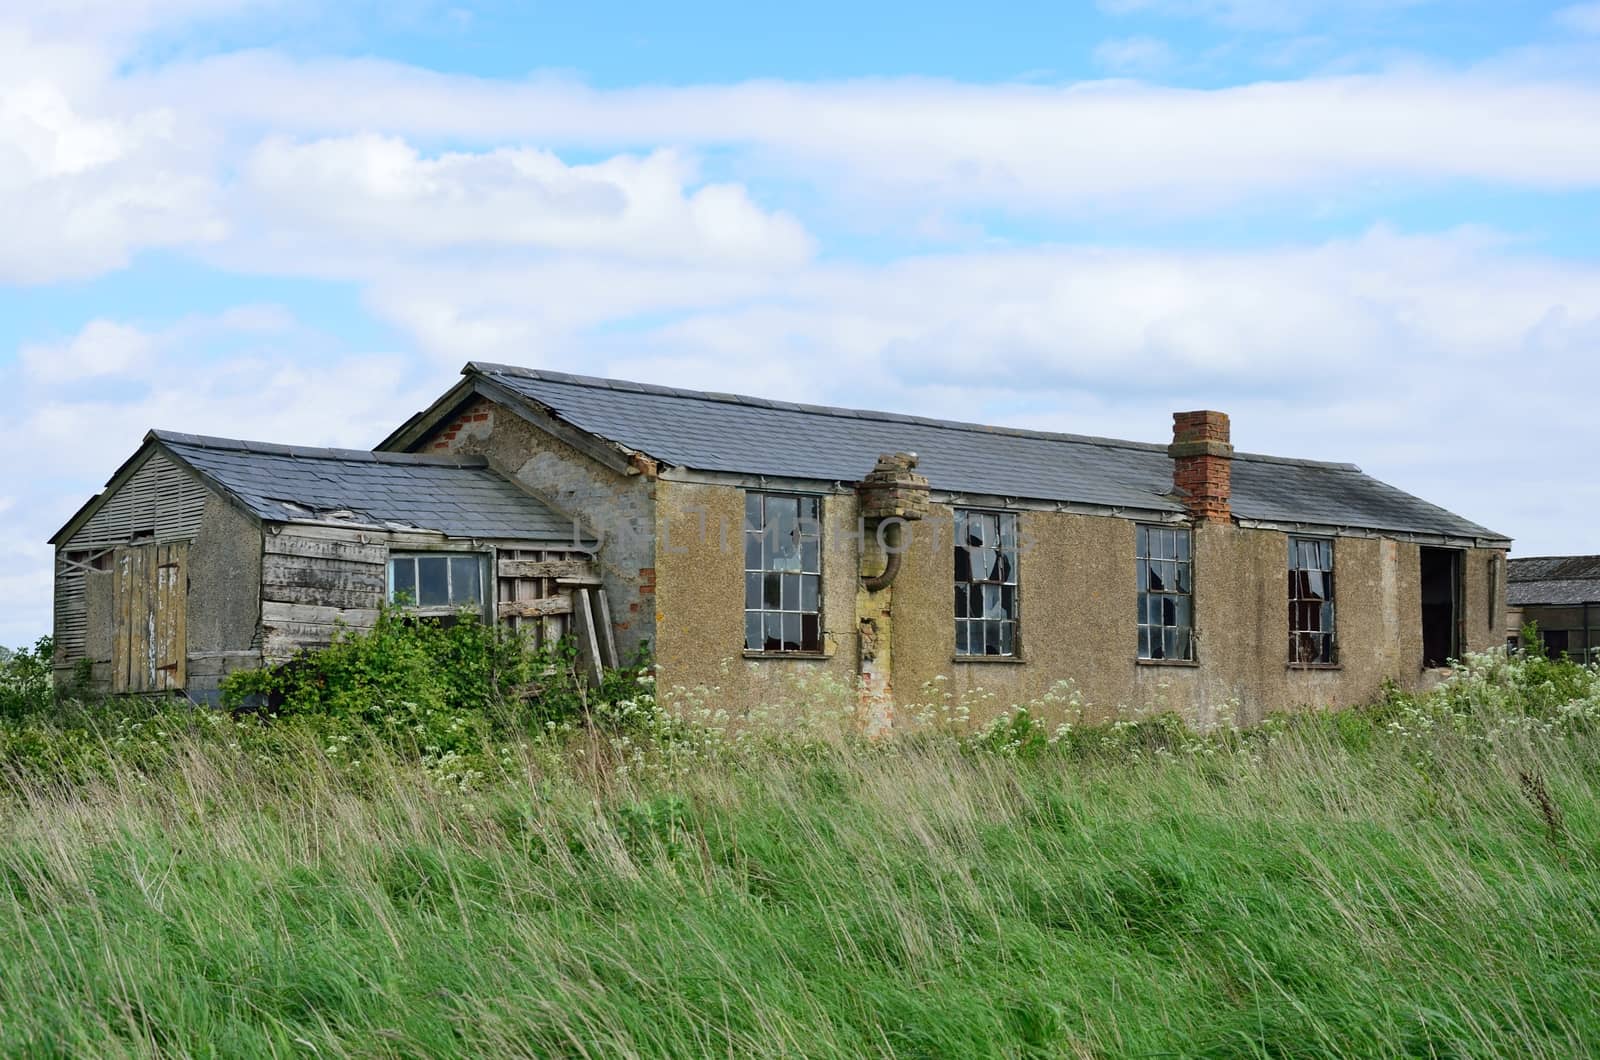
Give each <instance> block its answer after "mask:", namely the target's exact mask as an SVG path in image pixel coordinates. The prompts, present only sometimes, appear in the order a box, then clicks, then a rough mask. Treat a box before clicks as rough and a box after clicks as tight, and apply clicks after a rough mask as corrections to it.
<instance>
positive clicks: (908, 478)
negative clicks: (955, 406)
mask: <svg viewBox="0 0 1600 1060" xmlns="http://www.w3.org/2000/svg"><path fill="white" fill-rule="evenodd" d="M916 466H917V454H916V453H884V454H883V455H882V456H880V457H878V463H877V465H876V466H874V467H873V469H872V471H871V472H870V473H868V475H867V477H866V478H864V479H862V480H861V483H860V485H858V486H857V487H856V496H857V498H858V500H859V502H860V509H861V536H860V541H861V559H862V560H866V558H867V556H869V555H872V554H875V553H876V552H878V551H879V550H880V549H879V546H881V551H882V552H883V553H884V557H883V568H882V569H881V570H879V571H878V572H877V573H875V574H862V575H860V581H859V583H858V587H857V590H856V629H857V631H858V633H859V636H860V651H859V653H858V655H857V660H858V662H857V687H858V690H859V692H858V709H859V712H860V716H861V722H862V727H863V728H864V729H865V730H866V733H867V735H868V736H881V735H885V734H887V733H888V731H889V729H890V728H891V727H892V726H893V724H894V689H893V685H894V682H893V675H894V665H893V659H892V652H891V649H892V646H893V639H894V638H893V625H892V622H893V606H892V604H893V596H894V594H893V589H892V586H893V585H894V581H895V579H896V578H898V577H899V576H900V569H901V566H902V561H903V559H904V556H905V552H906V550H907V549H908V548H909V547H910V545H911V542H910V539H909V536H908V535H907V533H906V526H907V524H909V523H911V522H914V521H916V520H919V519H921V518H922V517H923V516H924V515H926V514H927V513H928V480H927V479H926V478H924V477H923V476H921V475H919V474H917V473H916V470H915V469H916Z"/></svg>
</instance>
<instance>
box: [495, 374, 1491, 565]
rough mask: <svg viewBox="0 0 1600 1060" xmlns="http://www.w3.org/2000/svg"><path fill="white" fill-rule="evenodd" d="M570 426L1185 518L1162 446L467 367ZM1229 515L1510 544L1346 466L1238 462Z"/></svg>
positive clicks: (749, 465) (750, 456) (729, 464)
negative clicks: (907, 471) (880, 462)
mask: <svg viewBox="0 0 1600 1060" xmlns="http://www.w3.org/2000/svg"><path fill="white" fill-rule="evenodd" d="M465 371H466V373H467V374H469V375H474V374H475V375H479V376H481V377H483V378H485V379H488V380H490V381H491V382H493V383H495V384H497V385H499V386H501V387H504V388H505V389H506V390H509V391H511V392H512V393H513V394H515V395H517V396H519V397H521V398H523V399H526V400H529V401H532V402H534V403H536V404H537V405H539V406H542V407H543V408H545V409H548V410H549V411H550V412H551V413H552V414H553V415H555V416H556V417H558V418H559V419H561V420H564V421H566V422H567V423H570V424H572V425H573V426H575V427H577V428H579V429H581V430H584V431H587V432H588V433H590V434H592V435H595V436H597V437H600V438H604V439H607V440H609V441H611V442H614V443H616V444H618V445H621V446H623V447H625V448H627V449H631V450H634V451H636V452H640V453H644V454H645V455H647V456H650V457H652V458H654V459H657V460H660V461H663V462H665V463H667V464H671V465H676V466H680V467H686V468H692V469H695V470H699V471H719V472H732V473H736V474H745V475H766V476H774V477H783V478H800V479H820V480H825V481H840V482H855V481H858V480H859V479H860V478H861V477H862V476H863V475H865V474H866V473H867V472H868V471H869V470H871V468H872V466H873V463H874V461H875V460H876V459H877V457H878V455H879V454H880V453H884V452H889V451H910V452H915V453H916V454H917V456H918V467H917V470H918V471H920V472H921V473H923V474H924V475H926V476H927V477H928V482H929V485H930V486H931V487H932V488H933V489H935V490H941V491H946V492H949V493H956V494H977V495H986V496H997V497H1010V498H1017V499H1033V500H1045V501H1058V502H1070V503H1079V504H1089V505H1099V506H1106V507H1111V508H1133V509H1140V510H1144V511H1157V512H1181V511H1182V510H1183V506H1182V505H1181V504H1180V503H1179V502H1178V501H1177V500H1176V499H1175V498H1174V497H1173V496H1172V459H1171V458H1170V457H1169V456H1167V449H1166V446H1165V445H1156V444H1150V443H1144V442H1129V441H1119V440H1117V439H1111V438H1094V437H1088V436H1083V435H1073V434H1054V433H1049V432H1044V431H1027V430H1017V429H1012V428H1004V427H988V426H983V425H981V424H972V423H960V422H953V421H948V420H936V419H928V418H925V417H920V416H905V415H898V414H895V413H888V412H871V411H865V410H859V409H843V408H829V407H825V406H818V405H801V404H796V403H793V402H788V401H773V400H768V399H764V398H755V397H744V396H740V395H735V394H720V393H709V392H704V391H696V390H682V389H677V388H673V387H661V386H650V385H647V384H642V383H631V382H624V381H621V380H615V379H598V378H593V377H588V376H575V375H568V374H565V373H561V372H547V371H539V370H535V369H528V368H518V367H515V366H510V365H498V364H484V363H477V362H474V363H472V364H469V365H468V366H467V368H466V369H465ZM1232 503H1233V512H1234V515H1235V516H1237V517H1239V518H1241V519H1249V520H1258V521H1261V522H1280V523H1315V524H1319V525H1325V526H1334V527H1355V528H1362V529H1370V530H1386V531H1394V532H1401V533H1415V534H1426V535H1440V536H1447V537H1457V538H1475V539H1492V540H1497V541H1504V540H1507V539H1506V538H1505V537H1504V536H1503V535H1501V534H1497V533H1495V532H1494V531H1492V530H1488V529H1485V528H1484V527H1482V526H1479V525H1478V524H1477V523H1474V522H1471V521H1469V520H1467V519H1463V518H1461V517H1460V516H1458V515H1455V514H1454V513H1452V512H1449V511H1446V510H1445V509H1443V508H1440V507H1438V506H1437V505H1434V504H1429V503H1428V502H1427V501H1424V500H1421V499H1419V498H1417V497H1413V496H1411V495H1410V494H1408V493H1405V492H1404V491H1402V490H1399V489H1396V488H1395V487H1393V486H1390V485H1387V484H1386V483H1383V482H1380V481H1378V480H1377V479H1375V478H1373V477H1371V476H1370V475H1366V474H1363V473H1362V471H1361V470H1360V468H1357V467H1356V466H1355V465H1353V464H1330V463H1321V462H1317V461H1310V460H1286V459H1283V458H1280V457H1271V456H1261V455H1258V454H1251V453H1238V454H1236V455H1235V457H1234V461H1233V501H1232Z"/></svg>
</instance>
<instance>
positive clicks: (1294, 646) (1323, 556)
mask: <svg viewBox="0 0 1600 1060" xmlns="http://www.w3.org/2000/svg"><path fill="white" fill-rule="evenodd" d="M1333 599H1334V597H1333V542H1332V541H1329V540H1327V539H1326V538H1317V537H1291V538H1289V661H1290V662H1291V663H1296V664H1301V665H1313V666H1314V665H1323V666H1332V665H1333V664H1334V663H1336V662H1338V647H1337V645H1336V644H1335V641H1334V612H1333Z"/></svg>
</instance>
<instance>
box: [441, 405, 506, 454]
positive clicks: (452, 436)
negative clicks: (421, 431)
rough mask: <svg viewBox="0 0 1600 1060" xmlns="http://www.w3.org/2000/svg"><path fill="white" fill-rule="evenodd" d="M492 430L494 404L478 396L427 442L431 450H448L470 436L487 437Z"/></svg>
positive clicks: (458, 445) (456, 447)
mask: <svg viewBox="0 0 1600 1060" xmlns="http://www.w3.org/2000/svg"><path fill="white" fill-rule="evenodd" d="M493 430H494V404H493V402H490V401H487V400H485V399H483V398H478V399H477V400H476V401H474V402H473V403H472V404H470V405H468V406H467V407H466V409H465V410H464V411H463V412H462V413H461V415H459V416H457V417H456V418H455V419H453V420H451V421H450V422H449V423H447V424H445V425H444V426H443V427H441V428H440V429H439V431H438V433H436V434H435V435H434V436H433V439H432V441H430V442H429V443H428V446H427V448H428V450H429V451H431V452H448V451H450V450H454V449H458V448H460V446H461V443H462V442H464V441H466V440H468V439H470V438H487V437H488V435H489V433H490V432H492V431H493Z"/></svg>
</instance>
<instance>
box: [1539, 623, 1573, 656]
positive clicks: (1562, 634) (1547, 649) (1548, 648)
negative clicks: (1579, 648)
mask: <svg viewBox="0 0 1600 1060" xmlns="http://www.w3.org/2000/svg"><path fill="white" fill-rule="evenodd" d="M1539 636H1540V637H1541V638H1543V640H1544V653H1545V656H1546V657H1548V658H1551V659H1559V658H1561V657H1562V656H1563V655H1565V654H1567V652H1568V651H1570V650H1571V648H1572V638H1571V637H1570V636H1569V635H1568V631H1567V630H1564V629H1541V630H1540V631H1539Z"/></svg>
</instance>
